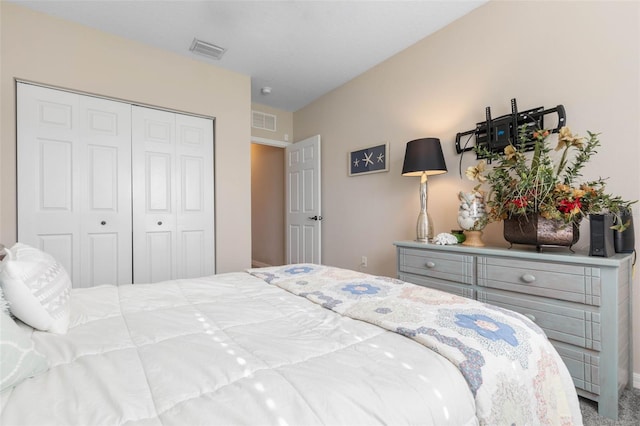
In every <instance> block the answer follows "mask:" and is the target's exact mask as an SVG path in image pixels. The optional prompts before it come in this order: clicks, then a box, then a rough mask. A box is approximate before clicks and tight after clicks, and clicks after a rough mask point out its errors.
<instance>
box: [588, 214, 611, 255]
mask: <svg viewBox="0 0 640 426" xmlns="http://www.w3.org/2000/svg"><path fill="white" fill-rule="evenodd" d="M589 226H590V228H591V244H590V245H589V256H600V257H610V256H613V255H614V254H615V250H614V245H613V229H611V227H612V226H613V216H612V215H610V214H590V215H589Z"/></svg>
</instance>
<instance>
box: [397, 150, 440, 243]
mask: <svg viewBox="0 0 640 426" xmlns="http://www.w3.org/2000/svg"><path fill="white" fill-rule="evenodd" d="M443 173H447V165H446V163H445V162H444V155H443V154H442V147H441V146H440V139H437V138H423V139H416V140H412V141H410V142H407V148H406V151H405V153H404V165H403V166H402V176H420V214H419V215H418V223H417V225H416V233H417V235H416V241H418V242H422V243H428V242H429V241H431V240H432V239H433V223H432V221H431V218H430V217H429V214H428V213H427V176H429V175H440V174H443Z"/></svg>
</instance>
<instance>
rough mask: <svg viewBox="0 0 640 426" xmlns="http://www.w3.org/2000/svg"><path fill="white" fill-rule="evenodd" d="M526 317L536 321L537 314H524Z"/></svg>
mask: <svg viewBox="0 0 640 426" xmlns="http://www.w3.org/2000/svg"><path fill="white" fill-rule="evenodd" d="M524 316H525V317H527V318H529V319H530V320H531V321H533V322H536V316H535V315H531V314H524Z"/></svg>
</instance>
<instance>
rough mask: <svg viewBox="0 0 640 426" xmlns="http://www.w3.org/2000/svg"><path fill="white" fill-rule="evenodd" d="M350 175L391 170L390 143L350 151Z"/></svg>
mask: <svg viewBox="0 0 640 426" xmlns="http://www.w3.org/2000/svg"><path fill="white" fill-rule="evenodd" d="M348 160H349V164H348V168H347V170H348V171H349V176H360V175H366V174H370V173H380V172H388V171H389V143H388V142H385V143H382V144H380V145H375V146H372V147H369V148H362V149H358V150H355V151H351V152H349V155H348Z"/></svg>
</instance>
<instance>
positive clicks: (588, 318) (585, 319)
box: [477, 290, 602, 351]
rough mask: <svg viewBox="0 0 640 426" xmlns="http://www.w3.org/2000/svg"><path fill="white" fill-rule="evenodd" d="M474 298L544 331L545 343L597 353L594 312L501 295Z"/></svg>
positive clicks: (597, 321)
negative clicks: (561, 344) (567, 345)
mask: <svg viewBox="0 0 640 426" xmlns="http://www.w3.org/2000/svg"><path fill="white" fill-rule="evenodd" d="M477 298H478V300H479V301H481V302H485V303H490V304H492V305H497V306H501V307H503V308H507V309H510V310H512V311H516V312H519V313H521V314H523V315H525V316H527V317H528V318H529V319H531V320H532V321H533V322H535V323H536V324H537V325H538V327H540V328H542V329H543V330H544V332H545V334H546V335H547V337H549V339H553V340H557V341H560V342H565V343H569V344H572V345H575V346H579V347H582V348H587V349H593V350H597V351H599V350H600V349H601V346H602V338H601V332H600V314H599V313H598V312H591V311H589V310H585V309H581V308H580V307H579V305H571V304H564V303H561V302H560V303H559V302H554V301H553V300H550V299H541V298H536V297H528V296H525V295H509V294H506V293H502V292H492V291H484V290H478V291H477Z"/></svg>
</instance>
